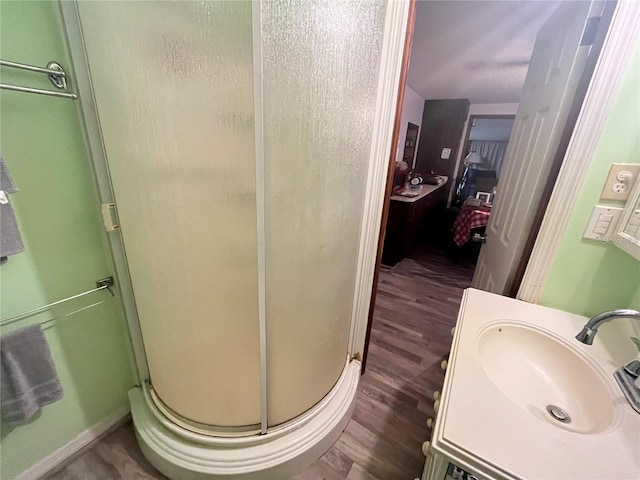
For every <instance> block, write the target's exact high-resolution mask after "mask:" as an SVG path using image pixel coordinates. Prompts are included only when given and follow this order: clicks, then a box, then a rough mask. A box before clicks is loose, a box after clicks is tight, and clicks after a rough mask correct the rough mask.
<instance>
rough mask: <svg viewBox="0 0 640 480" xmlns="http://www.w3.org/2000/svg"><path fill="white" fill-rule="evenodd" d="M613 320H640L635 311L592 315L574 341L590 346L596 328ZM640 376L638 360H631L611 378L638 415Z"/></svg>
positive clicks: (617, 311)
mask: <svg viewBox="0 0 640 480" xmlns="http://www.w3.org/2000/svg"><path fill="white" fill-rule="evenodd" d="M614 318H635V319H636V320H640V312H638V311H636V310H627V309H621V310H610V311H608V312H602V313H599V314H598V315H594V316H593V317H591V318H590V319H589V321H588V322H587V324H586V325H585V326H584V328H583V329H582V330H580V333H578V335H576V340H578V341H579V342H582V343H584V344H585V345H592V344H593V338H594V337H595V336H596V334H597V333H598V328H599V327H600V325H602V324H603V323H606V322H609V321H611V320H613V319H614ZM639 376H640V360H633V361H631V362H629V363H628V364H626V365H625V366H624V367H620V368H619V369H617V370H616V371H615V372H613V377H614V378H615V379H616V382H618V385H619V386H620V389H621V390H622V393H624V396H625V398H626V399H627V401H628V402H629V405H631V408H633V409H634V410H635V411H636V412H638V413H640V388H638V386H637V384H636V382H637V378H638V377H639Z"/></svg>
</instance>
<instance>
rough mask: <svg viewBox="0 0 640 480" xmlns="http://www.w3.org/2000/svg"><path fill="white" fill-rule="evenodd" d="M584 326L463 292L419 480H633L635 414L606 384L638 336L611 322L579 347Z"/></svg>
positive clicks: (639, 431)
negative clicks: (631, 337) (592, 338)
mask: <svg viewBox="0 0 640 480" xmlns="http://www.w3.org/2000/svg"><path fill="white" fill-rule="evenodd" d="M587 320H588V319H587V318H585V317H582V316H579V315H574V314H571V313H567V312H563V311H559V310H554V309H551V308H546V307H542V306H539V305H532V304H529V303H526V302H522V301H518V300H514V299H510V298H506V297H502V296H499V295H494V294H491V293H487V292H483V291H480V290H474V289H468V290H466V291H465V293H464V297H463V300H462V304H461V306H460V312H459V314H458V321H457V325H456V329H455V333H454V338H453V344H452V348H451V355H450V358H449V362H448V365H447V373H446V377H445V382H444V387H443V391H442V395H441V398H438V399H436V404H435V405H434V409H435V410H436V414H437V417H436V420H435V423H434V426H433V435H432V438H431V441H427V442H425V443H424V444H423V452H424V454H425V456H426V463H425V469H424V473H423V477H422V478H423V480H445V479H446V480H473V478H477V479H479V480H483V479H544V478H547V479H560V478H562V479H568V478H576V479H577V478H579V479H604V478H606V479H611V480H613V479H631V478H640V455H638V452H640V414H638V413H637V412H635V411H634V410H633V409H632V407H631V406H630V405H629V404H628V402H627V400H626V399H625V397H624V395H623V393H622V391H621V390H620V388H619V387H618V385H617V383H616V381H615V380H614V377H613V372H614V371H615V370H616V369H617V368H619V367H620V366H621V365H624V364H625V363H627V362H629V361H630V360H632V359H633V358H634V357H635V355H636V351H635V347H634V346H633V344H632V342H631V341H630V340H629V337H630V336H634V335H636V336H637V333H634V330H633V329H634V326H633V325H632V322H631V321H629V320H626V319H625V320H619V321H617V322H618V323H616V324H613V323H612V324H611V325H605V326H604V327H603V328H601V330H600V334H599V335H598V337H597V338H596V339H595V340H594V342H593V345H584V344H582V343H580V342H578V341H577V340H576V339H575V338H574V337H575V335H576V334H577V333H578V332H579V331H580V330H581V328H582V327H583V326H584V325H585V323H586V322H587ZM636 328H637V327H636ZM437 396H438V395H436V397H437Z"/></svg>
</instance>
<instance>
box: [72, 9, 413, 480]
mask: <svg viewBox="0 0 640 480" xmlns="http://www.w3.org/2000/svg"><path fill="white" fill-rule="evenodd" d="M61 11H62V18H63V23H64V29H65V32H66V35H67V40H68V44H69V48H70V51H71V53H72V58H73V63H74V65H73V70H74V76H75V78H76V79H77V88H78V90H79V93H80V113H81V116H82V117H83V120H84V123H85V126H86V130H87V141H88V144H89V146H90V150H91V153H92V156H93V161H94V167H95V171H96V178H97V181H98V184H99V190H100V194H101V197H102V201H103V206H102V207H103V216H104V217H105V225H107V230H109V233H108V237H109V243H110V245H111V248H112V250H113V253H114V258H115V264H116V270H117V278H118V280H119V282H118V283H119V285H120V291H121V295H122V298H123V302H124V304H125V310H126V314H127V320H128V323H129V331H130V335H131V339H132V345H133V350H134V355H135V366H136V370H137V375H138V380H139V385H138V386H137V387H135V388H133V389H132V390H131V392H130V395H129V396H130V401H131V409H132V415H133V420H134V425H135V429H136V434H137V437H138V441H139V443H140V445H141V447H142V449H143V451H144V453H145V455H146V456H147V457H148V458H149V459H150V460H151V462H152V463H153V464H154V465H155V466H156V467H157V468H158V469H160V470H161V471H162V472H163V473H165V474H166V475H167V476H169V477H170V478H176V479H209V478H235V477H238V478H247V479H249V478H256V479H258V478H259V479H268V478H273V479H282V478H287V476H289V475H291V474H293V473H295V472H296V471H298V470H300V469H301V468H303V467H304V466H306V465H307V464H309V463H310V462H312V461H313V460H315V459H316V458H318V457H319V456H320V455H321V454H322V453H323V452H324V451H326V450H327V449H328V448H329V446H330V445H331V443H332V442H333V441H335V439H336V438H337V437H338V435H339V434H340V433H341V432H342V430H343V429H344V428H345V426H346V423H347V422H348V420H349V418H350V415H351V412H352V410H353V407H354V399H355V391H356V388H357V384H358V378H359V375H360V362H359V358H360V352H362V347H363V344H364V330H365V327H366V317H367V311H368V302H369V296H370V293H371V285H372V273H373V265H374V262H375V247H376V243H377V235H378V229H379V222H380V212H381V206H382V195H383V191H384V183H385V179H386V168H387V167H386V165H387V161H388V160H387V159H388V158H389V147H390V143H391V130H392V127H393V116H394V114H395V102H396V91H397V85H398V77H399V71H400V63H401V56H402V46H403V43H404V35H405V29H406V21H407V12H408V2H404V1H400V2H389V3H388V4H387V3H386V2H385V1H382V0H363V1H344V2H342V1H340V2H334V1H293V0H270V1H263V2H250V1H189V2H180V1H163V2H150V1H139V2H137V1H127V2H83V1H79V2H62V3H61Z"/></svg>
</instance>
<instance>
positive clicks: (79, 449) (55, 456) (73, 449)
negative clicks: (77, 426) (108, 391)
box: [16, 405, 131, 480]
mask: <svg viewBox="0 0 640 480" xmlns="http://www.w3.org/2000/svg"><path fill="white" fill-rule="evenodd" d="M130 413H131V412H130V408H129V405H126V406H124V407H122V408H119V409H118V410H116V411H115V412H113V413H112V414H111V415H109V416H108V417H106V418H104V419H103V420H100V421H99V422H98V423H96V424H94V425H92V426H91V427H89V428H88V429H86V430H85V431H84V432H82V433H80V435H78V436H77V437H76V438H74V439H73V440H71V441H70V442H69V443H67V444H66V445H63V446H62V447H60V448H59V449H57V450H56V451H55V452H53V453H51V454H50V455H47V456H46V457H44V458H43V459H42V460H40V461H39V462H38V463H36V464H35V465H32V466H31V467H29V468H28V469H27V470H25V471H24V472H22V473H21V474H20V475H18V476H17V477H16V480H38V479H40V478H42V477H45V476H47V475H51V474H53V473H55V472H56V471H59V470H61V469H62V468H63V467H64V466H65V465H66V464H67V463H68V462H69V461H70V460H71V459H72V458H74V457H76V456H77V455H78V454H80V453H84V451H85V450H88V449H89V448H90V447H92V446H93V443H95V442H96V441H97V440H99V439H100V438H101V437H102V436H103V435H105V434H107V433H108V432H110V431H111V430H113V429H115V428H118V427H120V426H121V425H123V424H124V423H126V422H127V420H128V419H129V418H130Z"/></svg>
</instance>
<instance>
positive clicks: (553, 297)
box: [540, 45, 640, 316]
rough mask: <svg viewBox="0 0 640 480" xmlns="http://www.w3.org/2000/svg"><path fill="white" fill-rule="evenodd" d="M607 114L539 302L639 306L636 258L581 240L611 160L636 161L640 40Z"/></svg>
mask: <svg viewBox="0 0 640 480" xmlns="http://www.w3.org/2000/svg"><path fill="white" fill-rule="evenodd" d="M612 107H613V108H612V109H611V113H610V115H609V117H608V119H607V122H606V125H605V128H604V131H603V133H602V137H601V138H600V141H599V143H598V147H597V150H596V152H595V156H594V158H593V161H592V163H591V165H590V167H589V171H588V172H587V176H586V178H585V182H584V185H583V187H582V189H581V191H580V195H579V197H578V201H577V203H576V206H575V208H574V210H573V213H572V215H571V219H570V221H569V225H568V227H567V230H566V232H565V233H564V236H563V238H562V242H561V244H560V249H559V251H558V254H557V256H556V259H555V261H554V263H553V266H552V268H551V272H550V274H549V278H548V279H547V282H546V284H545V286H544V290H543V293H542V297H541V299H540V303H541V304H543V305H547V306H550V307H554V308H559V309H562V310H568V311H570V312H574V313H578V314H581V315H587V316H591V315H593V314H595V313H598V312H601V311H603V310H607V309H612V308H628V307H635V308H640V262H639V261H637V260H635V259H634V258H633V257H631V256H630V255H627V254H626V253H624V252H623V251H622V250H620V249H619V248H617V247H616V246H614V245H607V244H604V243H602V242H597V241H593V240H583V239H582V233H583V231H584V229H585V227H586V225H587V221H588V219H589V217H590V215H591V211H592V209H593V207H594V205H596V204H605V203H606V202H599V198H600V192H601V191H602V187H603V184H604V181H605V178H606V176H607V173H608V171H609V167H610V165H611V164H612V163H615V162H625V163H639V162H640V45H639V46H638V47H637V48H636V52H635V55H634V59H633V61H632V62H631V64H630V65H629V67H628V70H627V72H626V74H625V77H624V79H623V83H622V86H621V89H620V91H619V93H618V94H617V96H616V99H615V103H614V104H613V105H612Z"/></svg>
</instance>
